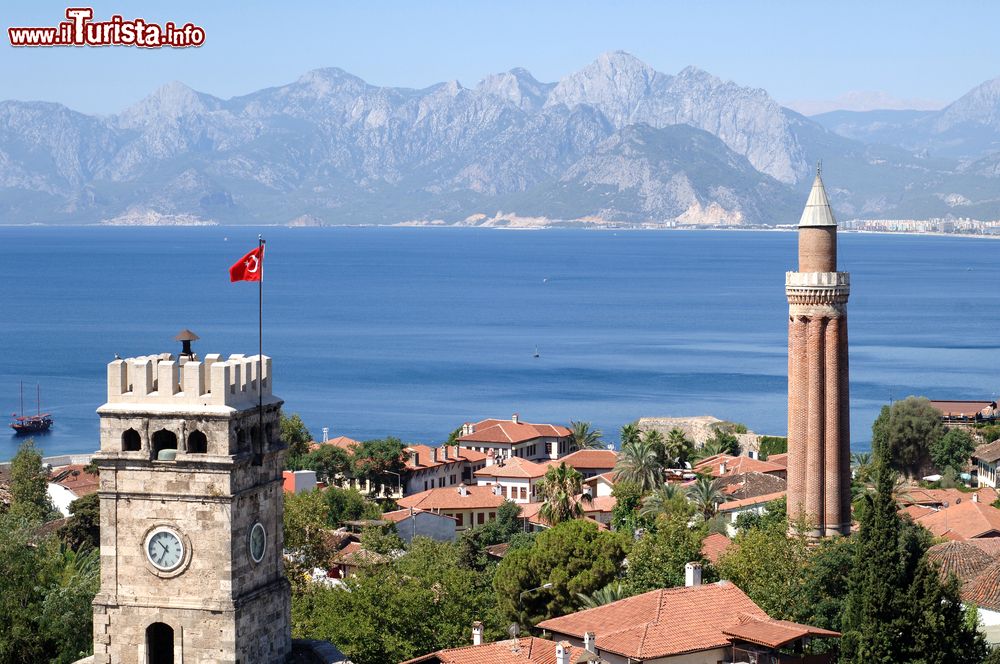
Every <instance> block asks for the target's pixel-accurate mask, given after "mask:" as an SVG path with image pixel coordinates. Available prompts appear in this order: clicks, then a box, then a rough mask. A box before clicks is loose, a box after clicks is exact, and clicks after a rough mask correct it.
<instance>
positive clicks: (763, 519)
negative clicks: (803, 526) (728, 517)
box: [736, 496, 788, 530]
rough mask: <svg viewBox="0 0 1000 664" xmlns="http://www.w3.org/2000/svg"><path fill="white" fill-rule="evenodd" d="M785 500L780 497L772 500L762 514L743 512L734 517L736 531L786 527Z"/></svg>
mask: <svg viewBox="0 0 1000 664" xmlns="http://www.w3.org/2000/svg"><path fill="white" fill-rule="evenodd" d="M787 502H788V501H787V499H786V498H785V497H784V496H782V497H781V498H778V499H776V500H772V501H771V502H769V503H767V504H766V505H765V506H764V513H763V514H758V513H757V512H744V513H743V514H740V515H739V516H737V517H736V529H737V530H746V529H747V528H770V527H772V526H773V527H781V528H784V527H786V526H787V525H788V520H787V516H786V513H787V510H788V505H787Z"/></svg>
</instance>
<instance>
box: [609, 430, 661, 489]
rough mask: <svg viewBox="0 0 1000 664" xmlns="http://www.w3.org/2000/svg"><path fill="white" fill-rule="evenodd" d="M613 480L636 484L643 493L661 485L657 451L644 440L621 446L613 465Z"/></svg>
mask: <svg viewBox="0 0 1000 664" xmlns="http://www.w3.org/2000/svg"><path fill="white" fill-rule="evenodd" d="M615 480H616V481H618V482H631V483H633V484H637V485H638V486H639V489H640V490H641V491H642V492H643V493H645V492H647V491H652V490H653V489H655V488H656V487H658V486H659V485H660V484H662V483H663V466H662V465H660V458H659V450H658V449H657V448H656V447H655V446H654V445H653V444H651V443H650V441H648V440H646V439H642V440H637V441H629V442H628V443H625V444H623V445H622V448H621V451H620V452H619V453H618V462H617V463H616V464H615Z"/></svg>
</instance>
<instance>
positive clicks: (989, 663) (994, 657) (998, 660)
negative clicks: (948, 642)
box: [983, 439, 1000, 664]
mask: <svg viewBox="0 0 1000 664" xmlns="http://www.w3.org/2000/svg"><path fill="white" fill-rule="evenodd" d="M994 440H995V439H994ZM983 664H1000V648H990V651H989V653H987V655H986V659H984V660H983Z"/></svg>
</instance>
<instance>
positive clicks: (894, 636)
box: [841, 425, 986, 664]
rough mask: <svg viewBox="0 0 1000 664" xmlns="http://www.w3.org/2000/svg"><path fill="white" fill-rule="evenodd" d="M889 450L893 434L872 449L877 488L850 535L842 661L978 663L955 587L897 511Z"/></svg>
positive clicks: (980, 646)
mask: <svg viewBox="0 0 1000 664" xmlns="http://www.w3.org/2000/svg"><path fill="white" fill-rule="evenodd" d="M890 426H891V425H890ZM887 443H888V444H887ZM892 449H893V448H892V443H891V435H890V438H889V440H883V441H882V442H881V443H880V444H879V445H878V446H877V447H875V461H874V464H875V470H874V475H875V488H876V490H875V493H874V494H869V495H868V496H867V497H866V499H865V500H866V502H868V505H867V507H866V509H865V510H864V511H863V514H862V516H861V529H860V530H859V532H858V533H857V535H855V536H854V538H856V541H855V542H854V547H855V550H854V561H853V566H852V568H851V571H850V574H849V578H848V593H847V598H846V601H845V607H844V613H843V635H844V636H843V638H842V639H841V653H842V658H841V661H843V662H847V663H851V662H853V663H856V664H861V663H862V662H865V663H869V662H870V663H872V664H890V663H891V662H900V661H906V662H909V661H914V662H941V663H942V664H943V663H944V662H955V663H956V664H972V663H973V662H979V661H981V660H982V659H983V658H984V657H985V655H986V646H985V642H984V640H983V638H982V636H981V635H980V634H978V632H976V631H975V629H972V628H970V627H969V626H968V625H966V624H965V623H964V621H963V620H962V605H961V601H960V599H959V597H958V586H957V584H956V583H955V582H954V581H950V582H948V583H945V584H943V585H942V583H941V581H940V579H939V577H938V575H937V570H936V568H935V567H934V566H933V565H932V564H931V563H930V562H929V561H928V559H927V558H926V556H925V552H926V550H927V547H928V544H929V537H928V535H927V534H926V532H924V533H920V530H922V529H918V528H916V527H909V526H907V525H906V523H905V522H904V520H903V519H902V518H901V517H900V516H899V514H898V512H897V504H896V501H895V500H894V498H893V487H894V485H895V476H894V473H893V472H892V470H891V469H890V467H889V463H888V462H889V452H890V451H891V450H892Z"/></svg>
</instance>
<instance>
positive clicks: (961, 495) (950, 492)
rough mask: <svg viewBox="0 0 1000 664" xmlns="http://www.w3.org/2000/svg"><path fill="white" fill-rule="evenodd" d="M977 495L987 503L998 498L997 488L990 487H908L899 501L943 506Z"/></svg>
mask: <svg viewBox="0 0 1000 664" xmlns="http://www.w3.org/2000/svg"><path fill="white" fill-rule="evenodd" d="M973 496H976V497H977V498H978V499H979V502H981V503H986V504H987V505H988V504H990V503H992V502H993V501H994V500H996V499H997V496H998V494H997V491H996V489H992V488H990V487H983V488H982V489H979V490H978V491H961V490H959V489H921V488H918V487H914V488H911V489H907V490H906V491H905V492H904V493H903V495H901V496H900V497H899V502H900V504H902V505H931V506H934V507H941V506H943V505H945V504H946V503H947V504H948V505H958V504H960V503H963V502H967V501H969V502H971V501H972V497H973Z"/></svg>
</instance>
